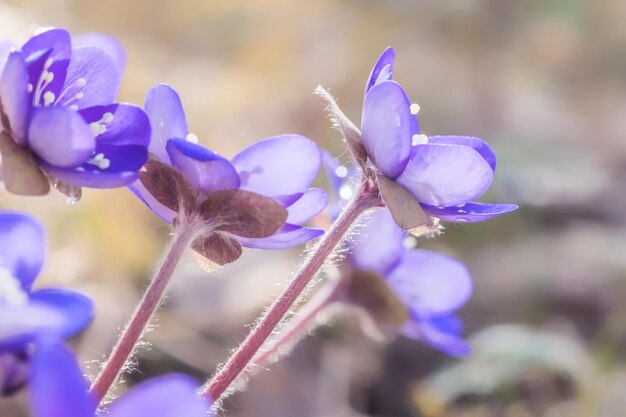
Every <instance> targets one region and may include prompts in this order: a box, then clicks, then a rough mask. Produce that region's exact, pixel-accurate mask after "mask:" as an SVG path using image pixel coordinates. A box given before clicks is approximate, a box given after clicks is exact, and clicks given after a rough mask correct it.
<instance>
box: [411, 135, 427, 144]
mask: <svg viewBox="0 0 626 417" xmlns="http://www.w3.org/2000/svg"><path fill="white" fill-rule="evenodd" d="M427 143H428V136H426V135H413V138H412V141H411V144H412V145H413V146H416V145H425V144H427Z"/></svg>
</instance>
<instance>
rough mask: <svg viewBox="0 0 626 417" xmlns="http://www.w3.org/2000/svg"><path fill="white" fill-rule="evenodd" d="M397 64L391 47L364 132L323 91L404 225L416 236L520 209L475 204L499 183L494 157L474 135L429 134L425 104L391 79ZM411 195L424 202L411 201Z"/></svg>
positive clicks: (373, 82) (368, 102)
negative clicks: (442, 224)
mask: <svg viewBox="0 0 626 417" xmlns="http://www.w3.org/2000/svg"><path fill="white" fill-rule="evenodd" d="M394 61H395V52H394V50H393V49H391V48H388V49H386V50H385V51H384V52H383V54H382V55H381V57H380V58H379V59H378V61H377V63H376V65H375V66H374V68H373V69H372V72H371V74H370V77H369V79H368V82H367V84H366V89H365V100H364V103H363V115H362V121H361V131H360V132H359V131H358V129H356V127H355V126H354V125H353V124H352V123H351V122H350V121H349V120H348V119H347V118H346V117H345V116H344V115H343V113H341V110H339V108H338V107H337V105H336V104H335V103H334V101H333V100H332V97H330V96H329V95H328V94H327V93H326V92H325V91H323V90H321V94H322V95H323V96H324V97H325V98H326V99H327V100H328V101H329V104H330V110H331V112H332V113H333V116H334V118H335V121H336V122H337V124H338V127H339V130H340V131H341V132H342V133H343V134H344V137H345V138H346V141H347V143H348V145H349V147H350V149H351V150H352V153H353V155H354V156H355V159H356V160H357V162H358V163H359V165H361V167H362V168H363V169H364V171H365V173H366V175H368V176H369V177H372V178H373V179H374V180H375V181H376V182H377V184H378V186H379V188H380V190H381V193H382V197H383V200H384V201H385V203H386V205H387V206H388V207H389V209H390V210H391V212H392V214H393V217H394V219H395V220H396V222H397V223H398V224H399V225H400V226H401V227H402V228H403V229H405V230H408V229H411V228H414V227H418V226H422V225H428V224H429V222H430V220H429V216H433V217H436V218H438V219H441V220H445V221H455V222H477V221H483V220H487V219H489V218H492V217H495V216H498V215H500V214H504V213H508V212H510V211H513V210H515V209H517V206H515V205H513V204H484V203H477V202H474V200H475V199H476V198H478V197H480V196H481V195H482V194H483V193H484V192H485V191H486V190H487V188H488V187H489V185H490V184H491V182H492V180H493V174H494V169H495V166H496V158H495V155H494V153H493V151H492V150H491V148H490V147H489V145H487V144H486V143H485V142H484V141H482V140H481V139H478V138H474V137H468V136H431V137H428V136H426V135H423V134H421V133H420V127H419V123H418V119H417V113H418V111H419V106H418V105H417V104H411V102H410V101H409V99H408V97H407V95H406V93H405V92H404V90H403V88H402V87H401V86H400V84H398V83H396V82H395V81H393V80H392V79H391V78H392V75H393V69H394ZM368 162H371V164H368ZM406 191H408V193H410V194H409V195H410V196H411V197H412V199H414V200H415V201H417V203H419V204H415V203H411V202H410V201H409V198H407V197H408V196H407V193H406ZM407 206H411V207H410V209H407Z"/></svg>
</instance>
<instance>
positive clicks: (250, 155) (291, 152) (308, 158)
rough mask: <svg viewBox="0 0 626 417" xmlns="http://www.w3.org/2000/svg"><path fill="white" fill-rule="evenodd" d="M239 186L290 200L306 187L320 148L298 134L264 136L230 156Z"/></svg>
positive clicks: (314, 171)
mask: <svg viewBox="0 0 626 417" xmlns="http://www.w3.org/2000/svg"><path fill="white" fill-rule="evenodd" d="M232 163H233V165H234V166H235V169H236V170H237V172H238V173H239V177H240V178H241V189H243V190H248V191H252V192H255V193H257V194H261V195H265V196H268V197H271V198H273V199H274V200H276V201H278V202H280V203H281V204H283V205H286V206H288V205H290V204H293V203H294V202H295V201H296V200H298V199H299V198H300V197H301V196H302V194H304V192H305V191H306V190H307V189H308V188H309V186H310V185H311V183H312V182H313V180H314V179H315V177H316V176H317V172H318V171H319V169H320V166H321V164H322V156H321V152H320V150H319V148H318V147H317V145H316V144H315V142H313V141H312V140H310V139H308V138H305V137H304V136H300V135H281V136H274V137H272V138H268V139H264V140H262V141H259V142H257V143H255V144H253V145H251V146H248V147H247V148H246V149H244V150H243V151H241V152H240V153H238V154H237V155H235V157H234V158H233V159H232Z"/></svg>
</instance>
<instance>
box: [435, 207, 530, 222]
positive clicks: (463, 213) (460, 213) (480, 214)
mask: <svg viewBox="0 0 626 417" xmlns="http://www.w3.org/2000/svg"><path fill="white" fill-rule="evenodd" d="M423 207H424V211H425V212H426V213H428V214H429V215H430V216H434V217H437V218H439V219H440V220H443V221H446V222H459V223H475V222H482V221H485V220H489V219H491V218H494V217H497V216H500V215H502V214H505V213H510V212H512V211H515V210H517V209H518V208H519V207H518V206H516V205H515V204H485V203H465V204H463V205H460V206H451V207H433V206H426V205H424V206H423Z"/></svg>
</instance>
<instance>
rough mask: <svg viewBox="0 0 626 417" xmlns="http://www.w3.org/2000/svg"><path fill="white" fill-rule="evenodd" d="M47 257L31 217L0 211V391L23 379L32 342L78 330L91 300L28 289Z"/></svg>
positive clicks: (66, 292) (64, 292)
mask: <svg viewBox="0 0 626 417" xmlns="http://www.w3.org/2000/svg"><path fill="white" fill-rule="evenodd" d="M45 255H46V247H45V243H44V232H43V229H42V228H41V225H40V224H39V223H38V222H37V221H36V220H35V219H33V218H32V217H30V216H27V215H24V214H20V213H15V212H9V211H3V212H0V391H2V392H5V393H8V392H11V391H14V390H15V389H17V388H19V387H20V386H21V384H23V382H24V376H25V372H24V365H25V362H27V359H28V357H29V355H30V352H31V350H32V345H33V344H38V343H50V342H57V341H59V340H63V339H66V338H68V337H70V336H73V335H75V334H76V333H78V332H80V331H81V330H83V329H84V328H85V327H86V326H87V325H88V324H89V322H91V319H92V316H93V304H92V302H91V300H89V299H88V298H87V297H85V296H83V295H82V294H79V293H76V292H74V291H69V290H63V289H57V288H46V289H36V290H33V289H32V284H33V281H34V280H35V278H36V277H37V275H38V274H39V272H40V271H41V268H42V266H43V263H44V260H45Z"/></svg>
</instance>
